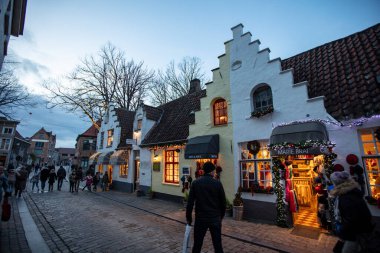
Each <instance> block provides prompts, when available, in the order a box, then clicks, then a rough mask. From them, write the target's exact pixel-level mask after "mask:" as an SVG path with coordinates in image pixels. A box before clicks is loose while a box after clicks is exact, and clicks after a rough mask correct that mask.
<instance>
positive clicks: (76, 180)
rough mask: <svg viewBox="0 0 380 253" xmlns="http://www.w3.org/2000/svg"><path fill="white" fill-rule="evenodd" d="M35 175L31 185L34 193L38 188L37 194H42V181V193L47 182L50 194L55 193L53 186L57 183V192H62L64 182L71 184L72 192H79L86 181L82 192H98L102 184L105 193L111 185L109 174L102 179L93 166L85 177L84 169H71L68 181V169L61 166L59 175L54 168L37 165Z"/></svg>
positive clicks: (73, 167)
mask: <svg viewBox="0 0 380 253" xmlns="http://www.w3.org/2000/svg"><path fill="white" fill-rule="evenodd" d="M32 173H33V175H32V177H31V183H32V192H33V191H34V188H35V187H36V188H37V192H40V188H39V182H40V181H41V193H43V192H44V190H45V185H46V181H48V183H49V192H50V191H53V186H54V183H55V181H58V183H57V190H58V191H61V189H62V184H63V181H66V182H69V183H70V189H69V191H70V192H72V193H73V192H78V190H79V188H80V187H79V186H80V182H82V181H85V186H84V187H83V188H82V191H83V190H84V189H85V188H87V189H88V190H89V191H92V190H94V191H96V190H97V186H98V184H99V183H101V187H102V190H103V191H105V190H106V189H107V188H108V184H109V177H108V173H107V172H105V173H104V175H103V176H102V177H101V175H100V172H96V173H95V170H94V168H93V166H90V168H89V169H88V170H87V171H86V176H85V177H83V169H82V167H76V166H72V167H71V173H70V174H69V176H68V180H67V179H66V176H67V172H66V169H65V168H64V167H63V166H60V167H59V169H58V171H57V173H56V172H55V167H54V166H46V165H45V166H43V167H42V168H41V169H40V167H39V165H36V166H35V168H34V170H33V172H32Z"/></svg>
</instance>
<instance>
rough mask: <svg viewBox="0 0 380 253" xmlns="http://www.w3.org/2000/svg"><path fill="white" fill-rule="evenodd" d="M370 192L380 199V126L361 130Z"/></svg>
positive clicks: (364, 162)
mask: <svg viewBox="0 0 380 253" xmlns="http://www.w3.org/2000/svg"><path fill="white" fill-rule="evenodd" d="M360 140H361V143H362V149H363V164H364V166H365V172H366V173H365V174H366V175H367V182H368V190H369V194H370V195H371V196H372V197H374V198H376V199H380V165H379V163H380V127H379V128H372V129H363V130H361V131H360Z"/></svg>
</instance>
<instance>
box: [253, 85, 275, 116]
mask: <svg viewBox="0 0 380 253" xmlns="http://www.w3.org/2000/svg"><path fill="white" fill-rule="evenodd" d="M252 99H253V113H263V112H264V113H265V114H266V113H270V112H272V111H273V98H272V90H271V88H270V87H269V86H268V85H265V86H262V87H260V88H258V89H257V90H255V92H254V93H253V95H252Z"/></svg>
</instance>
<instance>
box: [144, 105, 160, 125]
mask: <svg viewBox="0 0 380 253" xmlns="http://www.w3.org/2000/svg"><path fill="white" fill-rule="evenodd" d="M144 111H145V113H146V118H147V119H150V120H153V121H158V120H159V119H160V117H161V114H162V110H161V109H160V108H157V107H152V106H149V105H144Z"/></svg>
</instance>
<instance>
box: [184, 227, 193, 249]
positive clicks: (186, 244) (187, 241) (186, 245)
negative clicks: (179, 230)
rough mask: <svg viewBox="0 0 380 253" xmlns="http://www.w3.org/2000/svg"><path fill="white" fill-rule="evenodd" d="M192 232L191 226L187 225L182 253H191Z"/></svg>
mask: <svg viewBox="0 0 380 253" xmlns="http://www.w3.org/2000/svg"><path fill="white" fill-rule="evenodd" d="M190 232H191V226H190V225H189V224H187V225H186V229H185V236H184V238H183V245H182V253H188V252H190Z"/></svg>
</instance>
